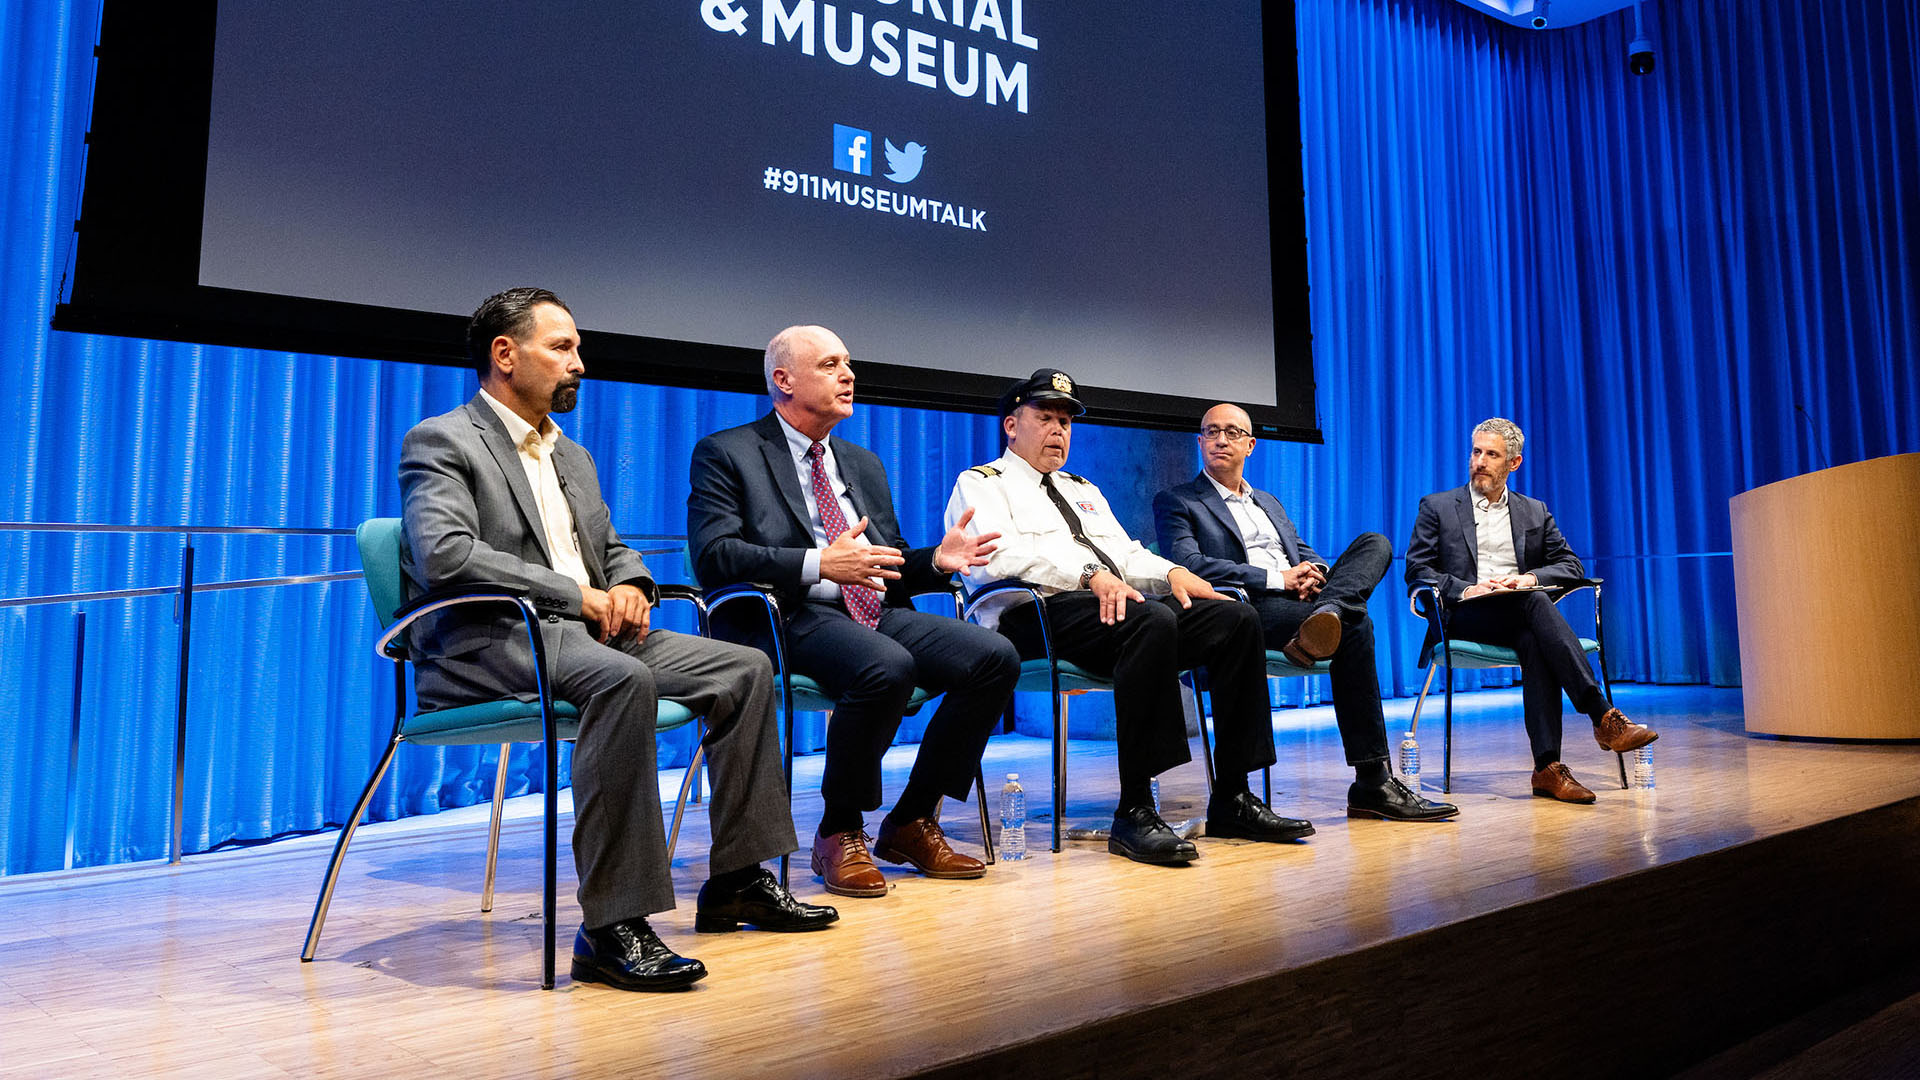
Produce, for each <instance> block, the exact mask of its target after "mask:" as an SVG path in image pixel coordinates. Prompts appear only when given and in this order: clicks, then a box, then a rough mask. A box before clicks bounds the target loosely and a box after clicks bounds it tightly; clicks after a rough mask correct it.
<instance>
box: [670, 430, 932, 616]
mask: <svg viewBox="0 0 1920 1080" xmlns="http://www.w3.org/2000/svg"><path fill="white" fill-rule="evenodd" d="M827 443H828V445H829V446H830V447H831V448H832V450H833V457H834V461H835V462H836V463H838V465H839V466H840V478H841V480H843V481H845V483H846V485H847V498H848V499H849V500H851V501H852V503H853V508H854V510H855V511H856V512H857V513H859V514H860V516H861V517H864V518H866V519H867V532H866V537H867V541H868V542H869V543H874V544H884V545H886V546H888V547H896V548H899V549H900V551H901V554H903V555H905V556H906V559H907V561H906V565H904V566H902V567H900V568H899V569H900V577H899V578H898V579H896V580H893V581H889V582H888V583H887V595H886V603H888V604H890V605H893V606H896V607H907V606H911V604H912V601H911V599H910V598H911V597H912V596H913V594H915V593H920V592H927V591H929V590H931V589H938V588H941V587H943V586H944V585H945V584H946V582H947V580H948V578H949V576H950V575H947V574H943V573H941V572H940V571H938V570H936V569H934V566H933V553H934V548H932V547H923V548H908V547H907V544H906V541H905V540H904V539H902V538H901V536H900V522H899V520H898V519H897V518H896V517H895V516H894V513H893V491H892V489H891V488H890V487H888V485H887V470H886V468H885V467H884V466H882V465H881V464H880V458H879V456H878V455H876V454H874V452H873V451H871V450H868V449H867V448H866V447H864V446H856V445H855V444H853V443H850V442H847V441H846V440H845V439H842V438H840V437H838V436H836V435H829V436H827ZM691 473H692V474H691V481H692V490H691V492H690V493H689V494H688V495H687V547H688V552H689V554H690V555H691V557H692V560H693V570H694V574H695V576H696V577H698V578H699V580H700V585H701V587H702V588H707V589H717V588H720V587H721V586H724V585H736V584H739V583H741V582H756V583H759V584H763V585H771V586H772V587H773V589H774V592H775V594H776V595H777V596H778V597H779V599H780V603H781V605H782V609H783V610H786V611H797V610H799V605H801V604H804V603H805V602H806V593H807V588H808V586H807V585H805V584H802V583H801V581H800V571H801V566H802V563H803V562H804V560H805V559H806V554H807V552H808V551H810V550H812V549H813V547H814V540H813V522H812V519H811V518H809V517H808V515H807V500H806V495H805V494H804V493H803V492H802V491H801V490H800V478H799V475H798V472H797V470H796V468H795V466H794V461H793V458H792V457H791V456H790V455H789V452H788V446H787V436H786V432H785V431H784V430H782V428H781V427H780V420H779V418H778V417H777V416H775V415H774V414H773V413H768V414H767V415H765V416H763V417H761V418H760V419H758V420H755V421H754V422H753V423H751V424H743V425H741V426H740V427H735V428H728V429H727V430H725V431H717V432H714V433H713V434H712V435H709V436H707V437H706V438H704V439H701V440H700V442H699V443H698V444H697V445H696V446H694V448H693V466H692V470H691ZM857 523H858V522H857V520H856V521H850V522H848V523H847V524H849V525H854V524H857ZM737 606H738V605H737V604H736V605H727V607H737ZM722 610H723V611H724V610H725V609H724V608H723V609H722ZM729 636H733V635H729Z"/></svg>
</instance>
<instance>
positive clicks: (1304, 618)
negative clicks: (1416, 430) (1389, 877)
mask: <svg viewBox="0 0 1920 1080" xmlns="http://www.w3.org/2000/svg"><path fill="white" fill-rule="evenodd" d="M1256 441H1257V440H1255V439H1254V437H1253V420H1252V419H1251V418H1250V417H1248V416H1247V413H1246V410H1244V409H1241V408H1239V407H1238V406H1235V405H1228V404H1220V405H1215V406H1214V407H1213V408H1211V409H1208V410H1207V414H1206V415H1205V416H1204V417H1202V418H1201V420H1200V455H1201V462H1202V465H1203V469H1202V471H1201V473H1200V475H1199V476H1197V477H1195V478H1194V479H1193V480H1192V481H1191V482H1189V483H1185V484H1182V485H1180V486H1179V487H1176V488H1171V489H1169V490H1167V491H1163V492H1161V493H1160V494H1158V495H1155V496H1154V497H1153V520H1154V527H1155V529H1156V530H1157V531H1158V532H1159V534H1160V545H1161V549H1162V550H1163V551H1165V552H1166V553H1167V557H1168V558H1170V559H1172V560H1173V561H1175V562H1177V563H1179V564H1180V565H1182V566H1185V567H1186V568H1187V569H1189V570H1191V571H1193V572H1194V573H1196V574H1199V575H1200V576H1202V577H1204V578H1206V579H1207V580H1208V581H1211V582H1214V583H1215V584H1219V585H1236V586H1239V587H1240V588H1242V589H1245V590H1246V591H1247V598H1248V600H1249V601H1251V602H1252V604H1253V607H1254V610H1256V611H1258V612H1259V613H1260V628H1261V631H1262V632H1263V633H1264V635H1265V643H1266V647H1267V648H1268V649H1272V650H1274V651H1277V652H1284V653H1285V654H1286V656H1287V658H1288V659H1289V660H1291V661H1292V662H1293V663H1295V664H1297V665H1299V666H1301V667H1311V666H1313V664H1314V663H1315V662H1317V661H1320V660H1326V659H1331V660H1332V661H1333V664H1332V668H1331V671H1330V675H1331V677H1332V681H1333V712H1334V717H1335V719H1336V721H1337V722H1338V724H1339V726H1340V742H1341V744H1342V745H1343V747H1344V748H1345V750H1346V756H1347V764H1349V765H1351V766H1353V772H1354V780H1353V783H1352V784H1351V785H1350V786H1349V787H1348V788H1347V815H1348V816H1349V817H1370V818H1385V819H1388V820H1392V821H1438V820H1440V819H1442V818H1447V817H1451V816H1453V815H1455V814H1457V813H1459V812H1460V810H1459V808H1458V807H1456V806H1454V805H1453V804H1451V803H1443V802H1435V801H1432V800H1429V799H1425V798H1422V797H1421V796H1420V795H1419V794H1418V793H1416V792H1414V791H1412V790H1410V789H1409V788H1408V787H1407V786H1406V785H1405V784H1402V783H1401V782H1400V781H1399V779H1398V778H1396V777H1394V776H1393V775H1392V773H1391V772H1390V771H1389V770H1388V768H1387V725H1386V717H1385V715H1384V714H1383V713H1382V711H1381V708H1380V675H1379V672H1378V671H1377V670H1376V669H1375V667H1374V659H1373V620H1372V619H1371V618H1369V617H1368V616H1367V597H1368V596H1370V595H1372V593H1373V590H1374V588H1375V587H1376V586H1378V585H1379V584H1380V579H1381V578H1383V577H1385V576H1386V573H1387V568H1388V567H1389V566H1390V565H1392V563H1393V545H1392V543H1390V542H1389V541H1388V540H1387V538H1386V537H1384V536H1381V535H1380V534H1379V533H1371V532H1370V533H1361V534H1360V535H1359V536H1357V537H1354V540H1353V543H1351V544H1349V545H1348V546H1347V550H1346V551H1344V552H1342V553H1341V555H1340V558H1339V559H1338V560H1336V561H1335V562H1334V563H1333V564H1332V565H1328V563H1327V561H1326V560H1325V559H1323V558H1321V557H1320V553H1319V552H1317V551H1315V550H1313V548H1312V547H1311V546H1310V545H1308V544H1307V542H1306V541H1305V540H1302V539H1301V538H1300V534H1299V532H1298V531H1296V530H1295V528H1294V525H1293V520H1292V519H1291V518H1289V517H1288V516H1287V511H1286V509H1285V508H1283V507H1282V506H1281V505H1280V500H1278V499H1276V498H1274V497H1273V496H1272V495H1270V494H1268V493H1267V492H1265V491H1261V490H1260V489H1258V488H1255V487H1254V486H1252V485H1251V484H1249V483H1247V479H1246V463H1247V459H1248V458H1249V457H1250V456H1252V454H1253V448H1254V444H1255V443H1256Z"/></svg>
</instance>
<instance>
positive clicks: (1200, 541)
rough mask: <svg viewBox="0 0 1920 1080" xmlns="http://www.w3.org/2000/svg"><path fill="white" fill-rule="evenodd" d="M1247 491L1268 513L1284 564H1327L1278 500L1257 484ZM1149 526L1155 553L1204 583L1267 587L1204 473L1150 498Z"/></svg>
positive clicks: (1228, 514) (1263, 571)
mask: <svg viewBox="0 0 1920 1080" xmlns="http://www.w3.org/2000/svg"><path fill="white" fill-rule="evenodd" d="M1252 491H1253V503H1254V505H1255V506H1258V507H1259V508H1260V509H1262V510H1265V511H1266V512H1267V517H1268V518H1269V519H1271V520H1272V522H1273V527H1274V529H1276V530H1277V531H1278V532H1279V533H1280V547H1281V549H1282V550H1284V551H1285V552H1286V556H1287V563H1288V565H1298V564H1300V563H1303V562H1308V563H1318V564H1320V565H1321V566H1323V567H1324V566H1326V565H1327V560H1325V559H1323V558H1321V557H1320V553H1319V552H1317V551H1315V550H1313V548H1312V547H1310V546H1308V544H1307V542H1306V541H1304V540H1302V539H1300V532H1299V530H1297V529H1295V528H1294V527H1293V519H1292V518H1290V517H1288V516H1287V512H1286V510H1285V509H1284V508H1282V507H1281V505H1280V500H1278V499H1276V498H1274V497H1273V496H1272V495H1269V494H1267V493H1266V492H1264V491H1261V490H1260V489H1259V488H1253V489H1252ZM1153 527H1154V531H1155V532H1157V533H1158V534H1159V535H1160V553H1161V554H1162V555H1165V556H1166V557H1167V558H1169V559H1172V560H1173V561H1174V562H1177V563H1179V564H1180V565H1181V566H1184V567H1186V568H1187V569H1189V570H1191V571H1193V572H1194V573H1196V574H1198V575H1200V577H1201V578H1203V579H1204V580H1206V581H1207V583H1208V584H1211V585H1238V586H1239V587H1241V588H1243V589H1264V588H1265V587H1266V580H1267V572H1266V571H1265V570H1262V569H1260V568H1259V567H1257V566H1253V565H1251V564H1249V563H1248V562H1247V545H1246V542H1245V541H1244V540H1243V539H1242V538H1241V536H1240V526H1239V525H1238V524H1237V523H1236V522H1235V521H1234V520H1233V511H1231V510H1229V509H1227V501H1226V500H1225V499H1222V498H1221V497H1220V491H1219V489H1217V488H1215V487H1214V486H1213V481H1211V480H1209V479H1208V478H1207V474H1206V473H1201V474H1200V475H1199V476H1196V477H1194V478H1193V479H1192V480H1191V481H1189V482H1187V483H1185V484H1181V485H1180V486H1179V487H1176V488H1169V489H1167V490H1166V491H1163V492H1161V493H1160V494H1158V495H1155V496H1154V497H1153Z"/></svg>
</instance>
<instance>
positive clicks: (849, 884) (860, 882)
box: [813, 829, 887, 896]
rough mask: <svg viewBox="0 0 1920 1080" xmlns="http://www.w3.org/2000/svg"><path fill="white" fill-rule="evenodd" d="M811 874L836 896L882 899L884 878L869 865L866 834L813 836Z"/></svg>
mask: <svg viewBox="0 0 1920 1080" xmlns="http://www.w3.org/2000/svg"><path fill="white" fill-rule="evenodd" d="M813 872H814V873H816V874H819V875H820V880H821V882H823V883H824V884H825V885H826V887H827V891H828V892H830V893H833V894H835V895H837V896H885V895H887V878H886V875H884V874H882V873H881V872H880V868H879V867H878V866H875V865H874V864H873V853H872V852H870V851H868V850H867V834H866V831H865V830H863V829H851V830H848V831H847V832H841V833H834V834H833V835H831V836H821V835H819V834H818V833H815V834H814V837H813Z"/></svg>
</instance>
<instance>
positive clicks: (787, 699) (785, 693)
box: [780, 675, 793, 889]
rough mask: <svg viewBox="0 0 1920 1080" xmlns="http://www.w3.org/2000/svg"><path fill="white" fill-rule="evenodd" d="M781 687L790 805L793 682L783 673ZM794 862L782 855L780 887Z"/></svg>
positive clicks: (790, 799) (790, 856) (783, 886)
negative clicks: (784, 712)
mask: <svg viewBox="0 0 1920 1080" xmlns="http://www.w3.org/2000/svg"><path fill="white" fill-rule="evenodd" d="M780 688H781V700H782V701H783V702H784V703H785V705H786V713H787V723H786V728H787V753H786V778H787V803H788V805H792V803H793V684H792V683H790V682H788V681H787V680H786V678H785V676H784V675H783V676H782V677H781V679H780ZM792 862H793V856H792V855H791V854H787V855H782V856H780V887H781V888H783V889H784V888H786V887H787V872H788V870H789V868H790V865H791V863H792Z"/></svg>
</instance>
